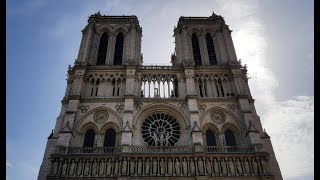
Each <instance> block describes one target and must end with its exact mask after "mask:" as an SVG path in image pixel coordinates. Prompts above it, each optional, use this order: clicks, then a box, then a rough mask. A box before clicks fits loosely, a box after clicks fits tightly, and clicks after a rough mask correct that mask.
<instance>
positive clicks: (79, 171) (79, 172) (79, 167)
mask: <svg viewBox="0 0 320 180" xmlns="http://www.w3.org/2000/svg"><path fill="white" fill-rule="evenodd" d="M82 161H83V160H82V159H80V160H79V163H78V167H77V176H80V175H81V174H82V166H83V162H82Z"/></svg>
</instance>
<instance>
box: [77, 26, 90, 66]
mask: <svg viewBox="0 0 320 180" xmlns="http://www.w3.org/2000/svg"><path fill="white" fill-rule="evenodd" d="M93 27H94V23H89V24H88V25H87V26H86V27H85V29H84V30H83V31H82V40H81V44H80V48H79V54H78V59H77V62H86V60H87V58H88V55H89V49H90V45H91V39H92V35H93Z"/></svg>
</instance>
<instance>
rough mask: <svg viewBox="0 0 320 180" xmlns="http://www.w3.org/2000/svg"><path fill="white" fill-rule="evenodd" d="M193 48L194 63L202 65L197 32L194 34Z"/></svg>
mask: <svg viewBox="0 0 320 180" xmlns="http://www.w3.org/2000/svg"><path fill="white" fill-rule="evenodd" d="M192 50H193V59H194V64H195V65H196V66H198V65H202V63H201V55H200V47H199V41H198V36H197V35H196V34H195V33H193V34H192Z"/></svg>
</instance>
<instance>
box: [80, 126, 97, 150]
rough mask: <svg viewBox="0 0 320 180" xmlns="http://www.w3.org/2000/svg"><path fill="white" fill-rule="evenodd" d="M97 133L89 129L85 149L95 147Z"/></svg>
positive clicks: (84, 141) (84, 142)
mask: <svg viewBox="0 0 320 180" xmlns="http://www.w3.org/2000/svg"><path fill="white" fill-rule="evenodd" d="M95 135H96V133H95V131H94V130H93V129H91V128H90V129H88V130H87V131H86V133H85V135H84V140H83V147H93V145H94V137H95Z"/></svg>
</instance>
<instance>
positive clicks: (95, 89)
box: [90, 79, 100, 97]
mask: <svg viewBox="0 0 320 180" xmlns="http://www.w3.org/2000/svg"><path fill="white" fill-rule="evenodd" d="M90 84H91V85H92V87H91V93H90V95H91V96H92V97H93V96H98V91H99V85H100V80H99V79H98V80H97V81H96V82H95V83H94V82H93V83H90Z"/></svg>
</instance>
